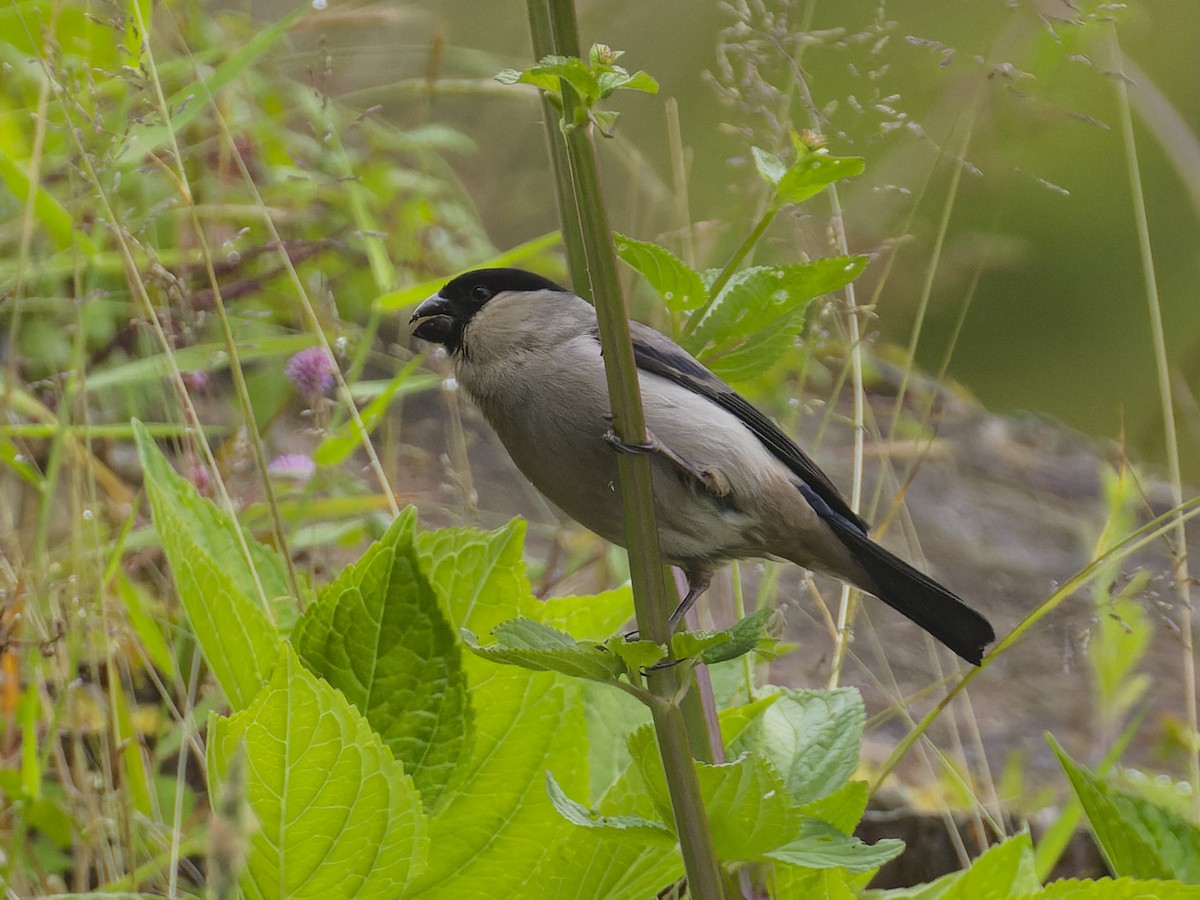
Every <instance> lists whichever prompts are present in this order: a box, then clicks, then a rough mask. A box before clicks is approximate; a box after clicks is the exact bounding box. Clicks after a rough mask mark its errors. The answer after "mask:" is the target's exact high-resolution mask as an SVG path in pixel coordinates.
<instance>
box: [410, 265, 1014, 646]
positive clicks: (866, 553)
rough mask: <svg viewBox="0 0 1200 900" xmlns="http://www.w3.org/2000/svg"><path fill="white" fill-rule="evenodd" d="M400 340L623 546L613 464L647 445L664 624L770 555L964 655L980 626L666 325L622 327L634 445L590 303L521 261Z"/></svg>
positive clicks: (482, 280)
mask: <svg viewBox="0 0 1200 900" xmlns="http://www.w3.org/2000/svg"><path fill="white" fill-rule="evenodd" d="M410 325H414V326H415V327H414V328H413V331H412V333H413V335H414V336H415V337H417V338H419V339H421V340H424V341H427V342H430V343H432V344H436V345H440V346H441V347H443V348H445V350H446V352H447V353H448V354H449V356H450V357H451V358H452V359H453V362H454V366H455V378H456V381H457V384H458V385H459V386H460V387H461V388H462V390H463V391H464V392H465V394H466V395H467V397H468V398H469V399H470V400H471V401H472V403H473V404H474V405H475V406H476V407H477V408H478V410H479V411H480V412H481V413H482V415H483V417H484V419H485V420H487V422H488V424H489V425H490V426H491V428H492V429H493V430H494V431H495V432H496V434H497V436H498V437H499V439H500V442H501V443H502V444H503V445H504V447H505V449H506V450H507V451H508V454H509V456H510V457H512V460H513V462H514V463H515V464H516V466H517V468H518V469H519V470H520V471H521V473H522V474H523V475H524V476H525V477H526V478H527V479H528V480H529V481H530V482H531V483H532V484H533V485H534V487H536V488H537V489H538V490H539V491H540V492H541V493H542V494H543V495H544V496H545V497H546V498H548V499H549V500H550V501H551V502H552V503H553V504H554V505H556V506H557V507H559V508H560V509H561V510H562V511H563V512H565V513H566V514H567V515H568V516H570V517H571V518H572V519H574V520H575V521H577V522H579V523H580V524H581V525H583V526H584V527H586V528H588V529H589V530H591V531H593V532H595V533H596V534H598V535H599V536H600V537H602V538H604V539H606V540H608V541H610V542H612V543H614V544H617V545H620V546H625V526H624V512H623V507H622V502H621V496H620V491H619V486H618V474H617V458H618V454H620V453H622V452H645V453H647V454H648V455H649V458H650V464H651V480H652V483H653V503H654V514H655V517H656V524H657V527H658V535H659V542H660V550H661V553H662V557H663V560H664V562H666V563H669V564H671V565H674V566H676V567H678V568H679V569H681V570H682V571H683V573H684V574H685V576H686V578H687V583H688V592H687V595H686V596H685V598H684V600H683V601H682V602H681V603H680V604H679V607H678V608H677V609H676V610H675V612H674V613H673V614H672V616H671V620H670V624H671V627H672V630H674V629H675V627H676V626H677V625H678V622H679V620H680V619H681V618H682V616H683V615H684V613H685V612H686V611H687V609H688V608H689V607H690V606H691V605H692V604H693V603H695V601H696V599H697V598H698V597H699V596H700V595H701V594H702V593H703V592H704V591H705V590H706V589H707V587H708V585H709V583H710V581H711V578H712V575H713V573H714V571H715V570H716V569H717V568H719V567H720V566H721V565H723V564H725V563H727V562H729V561H731V560H740V559H749V558H766V559H783V560H788V561H790V562H793V563H796V564H797V565H800V566H803V567H804V568H807V569H809V570H813V571H817V572H822V573H825V574H828V575H833V576H835V577H836V578H838V579H841V580H842V581H846V582H849V583H850V584H852V585H855V586H856V587H858V588H861V589H862V590H863V591H865V592H867V593H868V594H871V595H873V596H875V597H877V598H878V599H880V600H882V601H883V602H884V603H886V604H887V605H889V606H891V607H892V608H893V609H895V610H897V611H898V612H900V613H901V614H903V615H904V616H907V617H908V618H909V619H911V620H912V621H913V622H915V623H916V624H917V625H919V626H920V627H921V628H923V629H924V630H925V631H927V632H929V633H930V634H931V635H932V636H933V637H934V638H936V639H937V640H938V641H940V642H941V643H943V644H944V645H946V646H947V647H948V648H949V649H951V650H952V651H954V652H955V653H956V654H958V656H960V657H962V658H963V659H964V660H966V661H967V662H970V663H972V664H974V665H979V664H980V663H981V660H982V657H983V652H984V649H985V648H986V646H987V645H988V644H990V643H991V642H992V641H994V640H995V632H994V631H993V630H992V626H991V624H989V622H988V621H987V619H985V618H984V617H983V616H982V615H980V614H979V613H978V612H976V611H975V610H973V609H972V608H971V607H969V606H968V605H967V604H966V603H964V602H963V601H962V600H961V599H960V598H959V597H957V596H956V595H955V594H953V593H951V592H950V591H949V590H947V589H946V588H945V587H943V586H942V585H940V584H938V583H937V582H936V581H934V580H933V579H932V578H930V577H929V576H928V575H925V574H924V573H922V572H920V571H918V570H917V569H915V568H914V567H913V566H911V565H909V564H908V563H906V562H905V561H904V560H902V559H900V558H899V557H898V556H896V555H895V554H893V553H891V552H890V551H888V550H886V549H884V548H883V547H882V546H880V545H879V544H877V543H876V542H875V541H873V540H871V538H870V537H869V536H868V526H867V523H866V522H865V521H864V520H863V519H862V518H861V517H860V516H859V515H858V514H857V513H856V512H855V511H854V510H853V509H851V508H850V505H849V504H848V503H847V502H846V501H845V500H844V499H843V498H842V495H841V494H839V493H838V490H837V488H836V487H835V485H834V483H833V482H832V481H831V480H830V479H829V477H828V476H827V475H826V474H825V473H824V472H822V471H821V469H820V468H819V467H818V466H817V464H816V463H815V462H813V460H812V459H811V458H810V457H809V456H808V455H807V454H806V453H805V452H804V451H803V450H801V449H800V447H799V446H798V445H797V444H796V443H795V442H794V441H793V440H792V439H791V438H790V437H788V436H787V435H786V434H785V433H784V432H783V431H782V430H781V429H780V428H779V427H778V426H777V425H776V424H775V423H773V422H772V421H771V420H770V419H769V418H768V417H767V416H766V415H764V414H763V413H761V412H760V411H759V410H758V409H756V408H755V407H754V406H752V405H751V404H750V403H749V402H748V401H747V400H746V399H745V398H743V397H742V396H741V395H740V394H738V393H737V391H735V390H734V389H733V388H732V387H730V386H729V385H728V384H726V383H725V382H724V381H722V380H721V379H720V378H718V377H717V376H716V375H714V374H713V373H712V372H711V371H709V369H707V368H706V367H705V366H704V365H703V364H702V363H701V362H700V361H699V360H697V359H696V358H695V357H693V356H692V355H691V354H690V353H688V352H687V351H686V350H684V349H683V348H682V347H680V346H679V345H678V344H677V343H675V342H674V341H673V340H671V339H670V338H668V337H667V336H666V335H663V334H662V333H660V332H658V331H656V330H654V329H653V328H651V327H649V326H647V325H643V324H641V323H639V322H636V321H631V322H630V323H629V328H630V335H631V338H632V341H633V355H634V359H635V361H636V364H637V370H638V371H637V374H638V380H639V385H640V390H641V397H642V406H643V410H644V416H645V422H646V432H647V434H646V437H647V440H646V443H645V444H644V445H636V446H630V445H626V444H624V443H623V442H622V441H621V440H620V439H618V438H617V436H616V435H615V434H614V433H613V429H612V415H611V412H610V405H609V398H608V389H607V381H606V379H605V372H604V361H603V359H602V357H601V348H600V335H599V327H598V325H597V320H596V311H595V308H594V307H593V306H592V305H591V304H590V303H588V302H587V301H586V300H584V299H583V298H582V297H580V296H578V295H577V294H575V293H574V292H572V291H570V290H568V289H567V288H564V287H562V286H561V285H559V284H557V283H555V282H554V281H551V280H550V279H548V278H544V277H543V276H541V275H537V274H535V273H533V272H528V271H525V270H523V269H515V268H485V269H476V270H474V271H469V272H466V273H464V274H462V275H459V276H457V277H455V278H453V279H452V280H450V281H448V282H447V283H446V284H445V285H444V286H443V287H442V288H441V289H440V290H439V291H438V292H437V293H435V294H433V295H432V296H430V297H428V298H427V299H426V300H424V301H423V302H421V303H420V304H419V305H418V306H417V308H416V310H415V311H414V313H413V315H412V318H411V319H410Z"/></svg>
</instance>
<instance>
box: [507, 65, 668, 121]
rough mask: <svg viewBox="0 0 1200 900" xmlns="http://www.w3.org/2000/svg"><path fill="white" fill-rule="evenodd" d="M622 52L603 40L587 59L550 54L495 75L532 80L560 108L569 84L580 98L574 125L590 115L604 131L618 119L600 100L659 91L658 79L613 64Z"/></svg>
mask: <svg viewBox="0 0 1200 900" xmlns="http://www.w3.org/2000/svg"><path fill="white" fill-rule="evenodd" d="M624 55H625V52H624V51H623V50H613V49H612V48H611V47H609V46H607V45H605V44H593V45H592V49H591V51H590V52H589V53H588V59H587V61H586V62H585V61H584V60H582V59H580V58H579V57H576V56H557V55H551V56H546V57H544V58H543V59H541V60H539V61H538V64H537V65H536V66H530V67H529V68H528V69H525V70H524V71H518V70H516V69H505V70H504V71H502V72H500V73H499V74H498V75H497V76H496V80H497V81H499V82H500V83H501V84H531V85H533V86H534V87H536V88H539V89H541V90H543V91H545V92H546V94H547V95H548V96H549V97H551V98H552V100H553V101H554V102H555V104H556V105H557V106H558V107H559V108H560V109H561V108H562V85H563V84H564V83H565V84H568V85H570V86H571V88H572V90H574V92H575V95H576V96H577V97H578V98H579V101H580V103H579V106H578V107H577V108H576V119H575V121H574V123H573V125H574V126H579V125H582V124H584V123H585V122H586V121H588V120H589V119H590V120H591V121H593V122H595V123H596V126H597V127H598V128H599V129H600V130H601V132H603V133H604V134H606V135H607V134H610V133H611V132H612V128H613V126H614V125H616V123H617V113H615V112H613V111H611V110H602V109H599V108H598V104H599V103H600V101H601V100H607V99H608V98H609V97H611V96H612V95H613V94H614V93H616V92H617V91H641V92H642V93H645V94H657V93H658V82H657V81H655V80H654V79H653V78H652V77H650V76H649V75H647V74H646V73H645V72H635V73H634V74H632V75H630V74H629V73H628V72H627V71H626V70H625V69H623V68H621V67H620V66H618V65H616V61H617V60H618V59H620V58H621V57H622V56H624Z"/></svg>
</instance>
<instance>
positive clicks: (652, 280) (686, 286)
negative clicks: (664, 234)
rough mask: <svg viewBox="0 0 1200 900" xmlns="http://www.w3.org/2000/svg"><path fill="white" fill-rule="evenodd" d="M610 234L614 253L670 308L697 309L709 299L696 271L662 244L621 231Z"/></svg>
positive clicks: (674, 310) (677, 309)
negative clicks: (614, 248) (621, 232)
mask: <svg viewBox="0 0 1200 900" xmlns="http://www.w3.org/2000/svg"><path fill="white" fill-rule="evenodd" d="M613 237H614V239H615V240H616V247H617V256H619V257H620V258H621V259H622V260H623V261H624V262H626V263H627V264H629V266H631V267H632V268H633V269H634V270H635V271H636V272H638V274H640V275H641V276H642V277H643V278H645V279H646V281H647V282H648V283H649V285H650V287H652V288H654V290H655V292H656V293H657V294H658V295H659V296H660V297H662V299H663V303H665V304H666V306H667V308H668V309H669V310H671V311H672V312H675V313H678V312H683V311H686V310H690V309H697V308H698V307H700V306H703V305H704V303H705V302H706V301H707V300H708V289H707V288H705V286H704V282H703V281H702V280H701V279H700V275H699V273H697V272H694V271H692V270H691V269H690V268H688V266H687V265H686V264H685V263H684V262H683V260H681V259H679V257H677V256H675V254H673V253H672V252H671V251H669V250H667V249H666V248H665V247H660V246H658V244H654V243H651V242H650V241H635V240H634V239H633V238H630V237H626V236H625V235H623V234H614V235H613Z"/></svg>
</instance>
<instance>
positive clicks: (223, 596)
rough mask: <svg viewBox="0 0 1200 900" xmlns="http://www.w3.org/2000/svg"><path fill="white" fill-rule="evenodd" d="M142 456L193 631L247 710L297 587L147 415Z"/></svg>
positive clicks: (138, 428)
mask: <svg viewBox="0 0 1200 900" xmlns="http://www.w3.org/2000/svg"><path fill="white" fill-rule="evenodd" d="M134 437H135V439H136V440H137V446H138V458H139V459H140V460H141V464H142V472H143V474H144V476H145V479H146V482H145V483H146V494H147V496H148V497H149V499H150V508H151V509H152V510H153V512H154V525H155V528H156V529H157V530H158V534H159V538H160V539H161V540H162V543H163V550H164V551H165V552H166V554H167V558H168V559H169V560H170V562H171V569H172V571H173V572H174V574H175V585H176V589H177V590H178V592H179V599H180V602H182V603H183V608H184V610H185V612H186V613H187V616H188V621H189V623H190V625H191V629H192V633H193V634H195V636H196V640H197V641H198V642H199V644H200V648H201V650H202V651H203V653H204V658H205V661H206V662H207V663H208V665H209V667H210V668H211V669H212V671H213V674H214V675H215V676H216V679H217V683H218V684H219V685H220V686H221V690H222V691H224V693H225V696H226V697H227V698H228V699H229V702H230V703H231V704H232V705H233V707H234V709H244V708H245V707H246V706H248V705H249V704H250V702H251V700H252V699H253V698H254V696H255V695H256V694H257V693H258V692H259V690H260V689H261V688H262V686H263V684H265V683H266V680H267V678H268V677H270V674H271V669H272V668H273V667H274V665H275V660H276V658H277V657H278V655H279V642H280V635H279V617H278V615H277V611H282V610H283V609H284V608H285V607H284V606H283V605H282V604H280V603H279V602H278V601H279V599H280V598H284V599H285V601H286V600H287V599H288V595H289V594H290V591H289V589H288V587H287V579H286V576H285V575H284V566H283V562H282V561H281V560H280V559H279V557H278V556H277V555H276V554H274V553H273V552H272V551H271V550H270V549H268V548H267V547H265V546H263V545H262V544H260V543H258V542H257V541H256V540H254V538H253V537H252V536H251V535H249V534H248V533H246V532H245V531H243V530H242V529H241V528H240V526H238V524H237V523H236V522H235V521H234V520H233V518H232V517H231V516H230V515H229V514H228V513H225V512H222V511H221V510H219V509H217V508H216V507H215V506H214V505H213V504H212V503H210V502H208V501H206V500H204V499H203V498H202V497H200V495H199V494H198V493H197V492H196V489H195V488H194V487H193V486H192V485H191V484H189V483H188V482H187V481H185V480H184V479H183V478H182V477H180V476H179V475H177V474H176V473H175V471H174V470H173V469H172V468H171V466H170V463H168V462H167V460H166V458H165V457H164V456H163V455H162V453H160V452H159V450H158V448H157V447H156V446H155V445H154V441H153V439H152V438H151V437H150V435H149V433H148V432H147V431H146V428H145V426H143V425H142V424H141V423H140V422H135V423H134Z"/></svg>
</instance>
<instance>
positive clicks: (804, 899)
mask: <svg viewBox="0 0 1200 900" xmlns="http://www.w3.org/2000/svg"><path fill="white" fill-rule="evenodd" d="M855 877H856V876H852V875H851V874H850V873H849V872H846V871H845V870H843V869H798V868H796V867H794V866H776V867H775V877H774V881H773V883H772V886H773V887H774V889H775V893H774V895H773V900H855V897H857V896H858V895H857V894H856V893H855V892H854V889H853V888H852V887H851V885H850V881H851V879H853V878H855Z"/></svg>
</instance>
